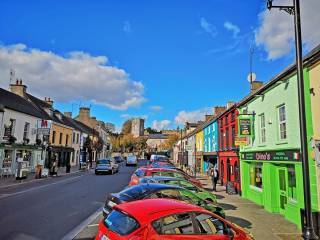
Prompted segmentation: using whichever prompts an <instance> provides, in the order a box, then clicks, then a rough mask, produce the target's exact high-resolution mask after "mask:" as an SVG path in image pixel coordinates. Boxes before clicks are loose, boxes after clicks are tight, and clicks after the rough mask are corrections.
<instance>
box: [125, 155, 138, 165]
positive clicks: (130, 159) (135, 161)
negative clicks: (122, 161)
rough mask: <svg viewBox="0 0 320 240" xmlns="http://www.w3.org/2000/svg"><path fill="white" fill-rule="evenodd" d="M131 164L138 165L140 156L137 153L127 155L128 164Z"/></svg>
mask: <svg viewBox="0 0 320 240" xmlns="http://www.w3.org/2000/svg"><path fill="white" fill-rule="evenodd" d="M129 165H134V166H137V165H138V158H137V156H135V155H130V156H128V157H127V161H126V166H129Z"/></svg>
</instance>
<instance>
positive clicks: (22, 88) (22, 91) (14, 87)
mask: <svg viewBox="0 0 320 240" xmlns="http://www.w3.org/2000/svg"><path fill="white" fill-rule="evenodd" d="M10 92H12V93H14V94H17V95H19V96H20V97H23V98H25V97H26V96H27V86H26V85H23V84H22V79H20V80H19V79H17V80H16V83H15V84H10Z"/></svg>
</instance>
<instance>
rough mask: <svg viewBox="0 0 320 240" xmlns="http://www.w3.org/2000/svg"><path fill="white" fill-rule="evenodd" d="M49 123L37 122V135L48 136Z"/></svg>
mask: <svg viewBox="0 0 320 240" xmlns="http://www.w3.org/2000/svg"><path fill="white" fill-rule="evenodd" d="M50 129H51V121H50V120H44V119H42V120H38V121H37V134H39V135H44V136H45V135H50Z"/></svg>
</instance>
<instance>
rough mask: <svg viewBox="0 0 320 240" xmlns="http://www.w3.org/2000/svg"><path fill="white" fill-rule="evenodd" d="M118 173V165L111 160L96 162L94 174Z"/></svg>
mask: <svg viewBox="0 0 320 240" xmlns="http://www.w3.org/2000/svg"><path fill="white" fill-rule="evenodd" d="M116 172H119V165H118V164H117V163H116V162H115V160H114V159H113V158H104V159H100V160H98V161H97V164H96V168H95V174H99V173H111V174H114V173H116Z"/></svg>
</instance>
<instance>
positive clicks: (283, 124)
mask: <svg viewBox="0 0 320 240" xmlns="http://www.w3.org/2000/svg"><path fill="white" fill-rule="evenodd" d="M278 118H279V137H280V140H284V139H287V118H286V107H285V105H282V106H280V107H278Z"/></svg>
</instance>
